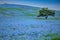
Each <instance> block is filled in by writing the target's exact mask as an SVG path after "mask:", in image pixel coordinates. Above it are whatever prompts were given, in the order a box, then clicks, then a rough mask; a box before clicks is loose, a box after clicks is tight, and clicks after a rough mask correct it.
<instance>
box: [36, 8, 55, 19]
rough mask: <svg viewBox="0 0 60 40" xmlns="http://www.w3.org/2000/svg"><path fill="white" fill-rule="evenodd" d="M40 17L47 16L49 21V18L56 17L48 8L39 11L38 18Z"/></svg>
mask: <svg viewBox="0 0 60 40" xmlns="http://www.w3.org/2000/svg"><path fill="white" fill-rule="evenodd" d="M40 16H45V19H47V18H48V16H55V11H54V10H49V9H48V8H42V9H41V10H39V15H38V16H37V17H40Z"/></svg>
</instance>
